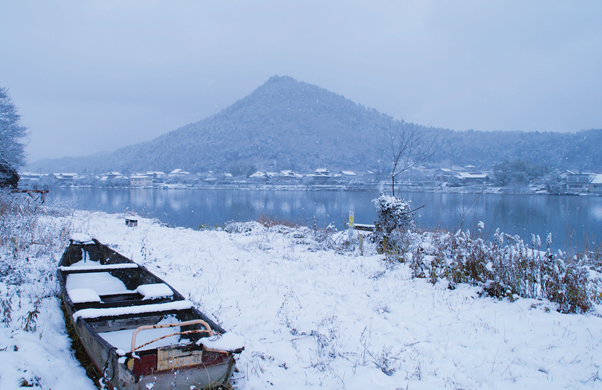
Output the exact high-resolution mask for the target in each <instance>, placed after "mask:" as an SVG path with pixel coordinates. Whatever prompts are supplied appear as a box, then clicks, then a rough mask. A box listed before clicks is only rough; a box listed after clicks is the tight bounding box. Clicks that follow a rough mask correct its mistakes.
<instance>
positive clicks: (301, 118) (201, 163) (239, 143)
mask: <svg viewBox="0 0 602 390" xmlns="http://www.w3.org/2000/svg"><path fill="white" fill-rule="evenodd" d="M391 120H392V119H391V118H390V117H389V116H387V115H385V114H382V113H380V112H378V111H377V110H375V109H371V108H367V107H365V106H363V105H361V104H358V103H355V102H353V101H351V100H349V99H346V98H345V97H343V96H341V95H338V94H336V93H334V92H330V91H328V90H326V89H324V88H321V87H319V86H316V85H312V84H308V83H305V82H301V81H297V80H295V79H293V78H292V77H289V76H272V77H270V78H269V79H268V80H267V81H266V82H265V83H264V84H262V85H261V86H259V87H258V88H257V89H255V90H254V91H253V92H251V93H250V94H249V95H247V96H245V97H243V98H241V99H239V100H237V101H236V102H234V103H233V104H232V105H230V106H228V107H226V108H224V109H222V110H221V111H220V112H219V113H216V114H214V115H212V116H209V117H207V118H205V119H203V120H201V121H198V122H195V123H189V124H187V125H184V126H181V127H179V128H177V129H175V130H172V131H169V132H167V133H165V134H163V135H160V136H159V137H156V138H155V139H152V140H149V141H145V142H141V143H138V144H134V145H130V146H126V147H122V148H120V149H118V150H116V151H114V152H112V153H111V154H109V155H105V156H103V157H98V156H96V157H94V156H93V157H79V158H63V159H57V160H45V161H44V162H43V163H37V162H36V163H33V164H30V165H29V167H28V168H29V169H31V170H34V171H35V170H37V169H42V167H44V168H46V169H51V170H54V171H61V170H62V171H65V168H68V167H69V165H71V166H72V167H78V169H79V170H80V171H91V172H96V173H99V172H106V171H111V170H119V171H123V172H139V171H146V170H155V171H156V170H159V171H171V170H173V169H176V168H182V169H184V170H187V171H191V172H201V171H208V170H213V171H218V172H225V171H228V170H229V168H231V166H232V165H239V166H255V167H257V168H258V169H262V170H283V169H292V170H296V171H313V170H314V169H316V168H318V167H328V168H330V169H331V170H342V169H350V170H364V169H372V170H375V169H379V168H380V166H381V165H382V166H383V167H385V166H386V165H387V161H388V160H389V158H388V157H387V146H388V144H387V142H386V136H385V134H386V129H388V126H389V123H390V121H391ZM406 125H407V126H413V127H414V128H416V129H419V130H425V131H427V132H430V133H431V134H433V135H434V134H435V133H437V134H439V137H440V141H441V146H440V148H439V149H438V151H437V153H436V154H435V156H433V159H432V163H433V164H440V165H442V166H445V165H448V166H449V165H451V164H455V165H467V164H472V165H476V166H482V167H484V166H491V165H493V164H496V163H500V162H502V161H503V160H505V159H506V160H514V159H517V158H522V159H531V156H533V157H534V159H535V160H534V161H533V162H534V163H537V164H547V165H554V166H556V167H559V168H573V169H575V168H578V169H594V167H597V168H598V169H599V168H600V167H602V157H597V158H596V157H595V156H596V155H597V154H599V153H595V150H599V147H600V146H602V130H589V131H582V132H578V133H568V134H567V133H547V132H544V133H539V132H536V133H529V132H481V131H474V130H469V131H453V130H449V129H441V128H431V127H430V128H427V127H425V126H421V125H416V124H411V123H406ZM582 138H585V140H586V141H585V142H583V140H582ZM525 145H527V146H525ZM571 145H573V146H574V145H577V146H578V147H577V150H580V152H579V153H575V152H574V150H571ZM596 148H597V149H596ZM583 152H586V153H585V154H584V153H583ZM592 152H594V153H593V156H594V158H592V159H590V160H591V161H588V156H590V155H591V154H592ZM67 170H69V169H67Z"/></svg>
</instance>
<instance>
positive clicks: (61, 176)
mask: <svg viewBox="0 0 602 390" xmlns="http://www.w3.org/2000/svg"><path fill="white" fill-rule="evenodd" d="M54 177H55V179H56V181H57V183H58V184H59V185H61V184H73V181H74V180H75V179H77V173H55V174H54Z"/></svg>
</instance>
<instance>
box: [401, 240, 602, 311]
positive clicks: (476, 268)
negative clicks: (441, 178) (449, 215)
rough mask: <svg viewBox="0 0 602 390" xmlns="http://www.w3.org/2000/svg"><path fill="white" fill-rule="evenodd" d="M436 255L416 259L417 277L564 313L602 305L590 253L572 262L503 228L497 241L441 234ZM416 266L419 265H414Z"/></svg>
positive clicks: (571, 258)
mask: <svg viewBox="0 0 602 390" xmlns="http://www.w3.org/2000/svg"><path fill="white" fill-rule="evenodd" d="M432 241H433V244H434V246H435V248H436V249H435V253H434V254H433V255H430V256H422V257H420V256H418V257H416V260H414V259H413V260H412V264H411V265H412V269H413V271H414V272H413V274H414V276H418V277H429V280H430V281H431V282H433V283H435V282H436V281H437V280H438V279H440V278H445V279H447V280H448V282H449V287H450V288H454V287H455V286H456V284H458V283H469V284H472V285H476V286H482V287H483V290H484V292H486V293H487V294H488V295H490V296H493V297H498V298H501V297H508V298H509V299H512V300H513V299H515V298H516V297H523V298H535V299H539V298H545V299H548V300H550V301H552V302H555V303H557V304H558V310H559V311H561V312H563V313H578V312H586V311H588V310H590V309H591V308H592V305H593V303H594V302H600V301H601V300H602V295H601V294H600V292H601V283H600V280H599V278H597V279H596V278H592V275H593V274H596V272H595V271H594V272H592V271H591V269H590V268H589V267H588V266H589V265H591V262H589V260H588V256H587V255H585V254H578V255H576V256H573V257H570V256H568V255H567V254H566V252H562V251H559V252H558V253H557V254H553V253H552V252H551V250H550V249H549V245H550V244H551V237H548V240H547V245H548V249H547V250H546V251H542V250H540V245H541V240H540V239H539V237H538V236H533V240H532V243H531V244H532V247H529V245H527V244H525V243H524V242H523V241H522V240H521V239H520V238H519V237H518V236H509V235H507V234H504V233H501V232H500V231H499V229H498V230H497V231H496V233H495V235H494V240H493V242H488V241H485V240H483V239H482V238H480V237H478V238H474V237H472V236H471V234H470V232H469V231H466V232H464V231H462V230H459V231H458V232H457V233H456V234H450V233H438V234H436V235H435V237H434V238H433V240H432ZM414 256H415V255H414ZM414 262H417V263H420V264H414Z"/></svg>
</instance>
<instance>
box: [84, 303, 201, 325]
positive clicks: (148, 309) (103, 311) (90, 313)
mask: <svg viewBox="0 0 602 390" xmlns="http://www.w3.org/2000/svg"><path fill="white" fill-rule="evenodd" d="M192 307H193V305H192V302H190V301H189V300H182V301H175V302H167V303H156V304H150V305H140V306H126V307H123V306H122V307H111V308H100V309H82V310H78V311H76V312H75V313H73V320H75V321H77V319H78V318H86V319H87V318H99V317H118V316H123V315H136V314H142V313H153V312H164V311H172V310H186V309H190V308H192Z"/></svg>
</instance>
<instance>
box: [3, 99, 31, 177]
mask: <svg viewBox="0 0 602 390" xmlns="http://www.w3.org/2000/svg"><path fill="white" fill-rule="evenodd" d="M20 121H21V116H20V115H19V114H18V113H17V109H16V107H15V105H14V104H13V101H12V99H11V98H10V96H9V95H8V90H7V89H6V88H0V169H1V170H2V171H3V172H4V173H5V174H7V173H10V172H12V173H15V172H16V170H17V168H18V167H20V166H22V165H23V164H24V163H25V151H24V147H25V137H26V136H27V132H26V131H27V128H26V127H25V126H22V125H21V124H20Z"/></svg>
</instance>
